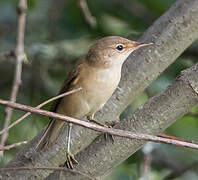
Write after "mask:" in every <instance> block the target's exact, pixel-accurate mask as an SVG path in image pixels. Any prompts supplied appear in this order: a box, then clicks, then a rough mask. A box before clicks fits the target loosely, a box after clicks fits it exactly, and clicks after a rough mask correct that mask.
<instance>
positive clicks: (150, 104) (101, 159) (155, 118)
mask: <svg viewBox="0 0 198 180" xmlns="http://www.w3.org/2000/svg"><path fill="white" fill-rule="evenodd" d="M197 74H198V63H197V64H196V65H194V66H193V67H191V68H189V69H187V70H185V71H182V72H181V74H180V76H179V77H178V78H177V79H176V80H175V81H174V82H173V84H172V85H170V86H169V87H167V88H166V89H165V90H164V91H163V92H161V93H160V94H158V95H156V96H154V97H153V98H151V99H149V100H148V101H147V102H146V103H145V104H144V105H143V106H141V107H139V108H138V109H137V110H136V111H135V112H134V113H133V114H132V115H130V116H129V117H127V118H126V119H124V120H122V121H121V122H120V123H119V124H117V125H115V127H114V128H116V129H123V130H126V131H129V132H136V133H137V134H139V133H140V132H144V133H147V134H158V133H159V132H162V131H163V130H164V129H166V128H167V127H168V126H169V125H170V124H171V123H173V122H175V121H176V120H177V119H178V118H180V117H182V116H183V115H184V114H185V113H187V112H188V111H189V110H190V109H191V108H192V107H193V106H195V105H197V104H198V76H197ZM144 143H145V141H140V140H129V139H124V138H120V137H115V142H114V143H113V144H112V142H111V141H110V140H109V141H105V138H104V137H103V136H101V137H98V138H97V139H96V140H95V141H94V142H93V143H92V144H90V145H89V146H88V147H87V148H86V149H85V150H84V151H81V152H80V153H78V154H77V156H76V159H77V160H78V162H79V165H78V166H76V167H75V170H76V171H79V172H81V173H83V174H87V175H89V176H91V177H95V178H98V177H101V176H104V175H105V174H107V173H109V172H110V170H111V169H112V168H113V167H115V166H116V165H118V164H119V163H120V162H122V161H124V160H125V159H127V158H128V157H129V156H131V155H132V154H133V153H135V152H136V151H137V150H138V149H139V148H141V147H142V145H143V144H144ZM56 177H59V178H60V179H61V177H64V178H66V179H72V180H77V179H81V180H82V179H83V177H78V178H75V176H74V175H71V174H67V173H63V174H59V173H57V172H56V173H52V174H51V175H50V176H48V178H46V179H47V180H50V179H56Z"/></svg>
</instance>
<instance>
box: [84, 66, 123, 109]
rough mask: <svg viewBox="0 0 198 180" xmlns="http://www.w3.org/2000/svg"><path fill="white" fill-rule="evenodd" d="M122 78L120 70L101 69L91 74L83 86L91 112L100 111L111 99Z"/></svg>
mask: <svg viewBox="0 0 198 180" xmlns="http://www.w3.org/2000/svg"><path fill="white" fill-rule="evenodd" d="M120 76H121V70H119V69H99V70H96V71H92V73H90V74H89V76H88V78H87V79H86V81H84V82H83V83H82V86H83V87H84V93H85V94H84V98H85V99H86V101H87V103H88V105H89V106H90V109H91V112H94V111H95V112H96V111H97V110H99V109H100V108H101V107H102V106H103V105H104V104H105V103H106V101H107V100H108V99H109V98H110V97H111V95H112V94H113V92H114V91H115V89H116V87H117V86H118V83H119V81H120ZM83 87H82V88H83Z"/></svg>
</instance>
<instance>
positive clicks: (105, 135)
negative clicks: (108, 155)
mask: <svg viewBox="0 0 198 180" xmlns="http://www.w3.org/2000/svg"><path fill="white" fill-rule="evenodd" d="M105 126H106V127H107V128H112V126H108V125H105ZM108 136H110V138H111V140H112V143H114V142H115V139H114V135H112V134H109V133H105V134H104V137H105V140H107V138H108Z"/></svg>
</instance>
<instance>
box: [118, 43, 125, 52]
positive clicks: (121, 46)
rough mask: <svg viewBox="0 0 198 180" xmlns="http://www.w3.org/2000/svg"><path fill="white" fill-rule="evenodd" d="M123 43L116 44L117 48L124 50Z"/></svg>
mask: <svg viewBox="0 0 198 180" xmlns="http://www.w3.org/2000/svg"><path fill="white" fill-rule="evenodd" d="M123 48H124V47H123V45H121V44H119V45H117V46H116V49H117V50H118V51H122V50H123Z"/></svg>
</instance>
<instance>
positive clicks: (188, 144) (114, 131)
mask: <svg viewBox="0 0 198 180" xmlns="http://www.w3.org/2000/svg"><path fill="white" fill-rule="evenodd" d="M0 104H3V105H7V106H9V107H12V108H15V109H19V110H22V111H28V112H29V113H36V114H41V115H44V116H48V117H51V118H55V119H59V120H62V121H65V122H67V123H73V124H76V125H79V126H82V127H86V128H89V129H92V130H95V131H98V132H103V133H108V134H112V135H115V136H120V137H126V138H130V139H139V140H147V141H152V142H161V143H166V144H174V145H176V146H184V147H190V148H192V149H198V144H195V143H191V142H187V141H184V140H182V141H181V140H175V139H170V138H164V137H159V136H152V135H148V134H142V133H132V132H130V131H123V130H119V129H113V128H106V127H103V126H100V125H97V124H93V123H89V122H85V121H82V120H78V119H75V118H71V117H68V116H64V115H62V114H58V113H53V112H50V111H46V110H40V109H38V107H35V108H34V107H31V106H26V105H22V104H18V103H14V102H11V101H5V100H2V99H0Z"/></svg>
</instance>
